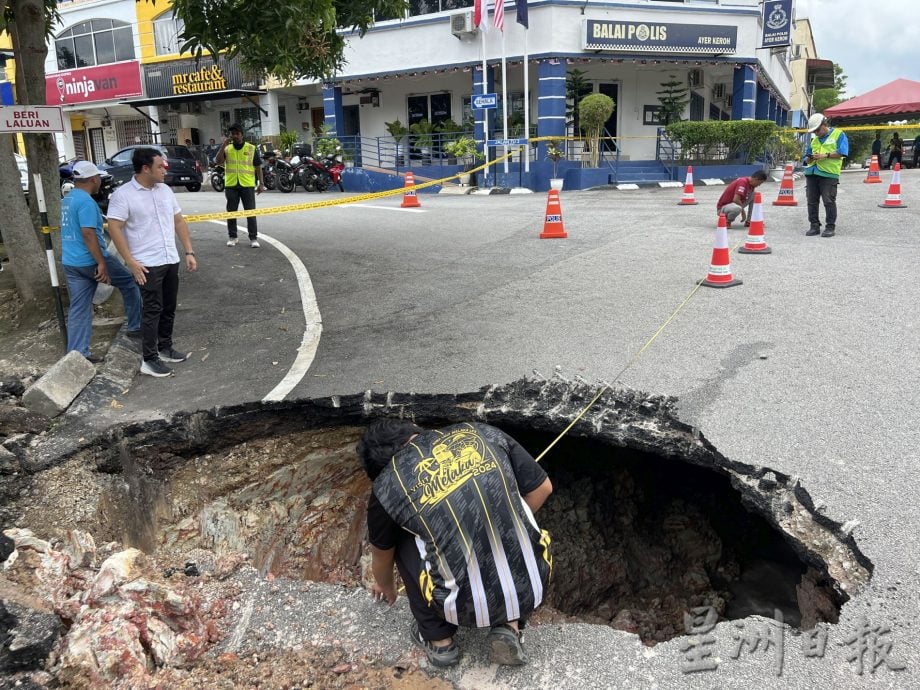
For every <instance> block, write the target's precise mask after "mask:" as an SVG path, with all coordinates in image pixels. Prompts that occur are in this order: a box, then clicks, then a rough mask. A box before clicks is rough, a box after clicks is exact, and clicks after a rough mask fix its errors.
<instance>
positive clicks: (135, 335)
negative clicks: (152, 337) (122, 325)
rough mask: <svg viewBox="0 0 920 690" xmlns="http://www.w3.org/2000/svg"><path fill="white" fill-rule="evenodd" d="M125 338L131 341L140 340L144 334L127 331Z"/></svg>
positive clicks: (138, 331) (139, 331)
mask: <svg viewBox="0 0 920 690" xmlns="http://www.w3.org/2000/svg"><path fill="white" fill-rule="evenodd" d="M127 336H128V337H129V338H131V339H132V340H141V339H142V338H143V337H144V332H143V331H141V330H137V331H128V333H127Z"/></svg>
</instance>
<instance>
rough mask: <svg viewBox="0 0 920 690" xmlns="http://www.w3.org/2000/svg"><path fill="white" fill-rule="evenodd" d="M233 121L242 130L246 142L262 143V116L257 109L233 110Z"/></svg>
mask: <svg viewBox="0 0 920 690" xmlns="http://www.w3.org/2000/svg"><path fill="white" fill-rule="evenodd" d="M233 121H234V122H237V123H239V124H240V126H241V127H242V128H243V138H244V139H245V140H246V141H254V142H255V141H262V115H261V113H260V112H259V109H258V108H256V107H255V106H253V107H251V108H234V109H233ZM228 129H229V127H228Z"/></svg>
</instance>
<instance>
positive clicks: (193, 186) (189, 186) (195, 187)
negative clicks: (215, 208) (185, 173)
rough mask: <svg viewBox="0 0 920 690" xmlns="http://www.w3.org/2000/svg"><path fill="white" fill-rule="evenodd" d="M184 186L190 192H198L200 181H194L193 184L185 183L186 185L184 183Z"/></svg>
mask: <svg viewBox="0 0 920 690" xmlns="http://www.w3.org/2000/svg"><path fill="white" fill-rule="evenodd" d="M185 188H186V189H187V190H188V191H190V192H200V191H201V183H200V182H196V183H195V184H187V185H185Z"/></svg>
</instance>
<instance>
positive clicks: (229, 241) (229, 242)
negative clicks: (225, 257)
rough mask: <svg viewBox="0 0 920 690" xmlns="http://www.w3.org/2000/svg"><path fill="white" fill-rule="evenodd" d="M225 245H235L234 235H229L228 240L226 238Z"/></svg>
mask: <svg viewBox="0 0 920 690" xmlns="http://www.w3.org/2000/svg"><path fill="white" fill-rule="evenodd" d="M227 246H228V247H235V246H236V238H235V237H231V238H230V239H229V240H227Z"/></svg>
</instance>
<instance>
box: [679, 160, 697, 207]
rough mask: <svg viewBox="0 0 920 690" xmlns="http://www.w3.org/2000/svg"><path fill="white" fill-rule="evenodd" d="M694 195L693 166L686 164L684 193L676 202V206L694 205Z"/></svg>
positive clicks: (695, 202)
mask: <svg viewBox="0 0 920 690" xmlns="http://www.w3.org/2000/svg"><path fill="white" fill-rule="evenodd" d="M696 204H697V201H696V197H695V196H694V195H693V166H692V165H688V166H687V177H686V179H685V180H684V195H683V196H682V197H681V198H680V201H679V202H677V205H678V206H696Z"/></svg>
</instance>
